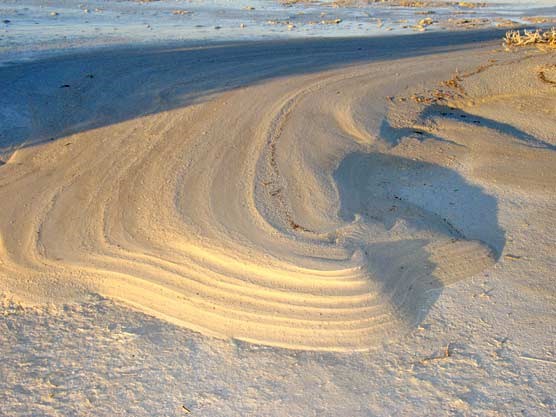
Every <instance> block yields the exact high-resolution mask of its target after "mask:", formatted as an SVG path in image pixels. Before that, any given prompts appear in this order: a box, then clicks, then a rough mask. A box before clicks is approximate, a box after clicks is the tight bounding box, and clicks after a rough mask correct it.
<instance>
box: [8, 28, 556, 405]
mask: <svg viewBox="0 0 556 417" xmlns="http://www.w3.org/2000/svg"><path fill="white" fill-rule="evenodd" d="M446 36H451V35H446ZM453 36H454V37H453V38H451V39H453V40H456V39H457V38H456V37H455V35H453ZM466 36H474V35H466ZM475 36H476V35H475ZM425 39H428V40H429V42H430V44H429V45H427V44H426V43H424V42H425ZM420 41H421V43H420V46H419V47H420V48H423V50H421V51H420V52H419V53H418V54H417V55H418V56H415V57H411V56H410V57H407V56H406V57H404V56H403V55H402V51H403V50H404V44H403V42H402V41H400V43H399V45H398V48H399V49H398V50H396V44H391V45H388V46H380V45H379V44H378V43H372V42H371V43H368V42H369V41H366V40H360V41H357V42H358V43H354V42H351V41H322V43H317V44H315V43H313V44H304V43H301V42H300V43H297V44H285V45H286V46H284V44H275V45H271V46H273V48H270V47H266V48H265V46H264V45H260V47H257V48H254V49H249V48H245V49H241V48H240V47H238V48H235V47H233V46H231V45H230V46H226V47H221V48H216V49H215V50H212V51H211V50H203V49H201V50H194V51H188V50H166V51H159V50H149V51H146V52H139V51H130V52H123V53H121V54H119V55H118V56H114V57H111V56H110V55H101V56H99V57H96V56H94V55H85V56H83V57H81V58H79V60H77V61H76V60H75V59H63V58H60V59H55V60H50V61H45V62H44V63H37V64H27V65H28V66H26V65H22V66H20V67H9V68H7V69H4V70H3V71H4V73H5V74H6V79H7V80H8V83H11V84H10V85H12V86H14V87H12V88H15V89H16V90H17V91H21V89H25V88H26V89H29V88H31V86H33V85H36V86H37V88H38V91H37V94H36V95H35V96H34V97H33V98H31V100H30V102H29V101H21V100H20V101H18V100H15V101H14V102H15V104H13V106H14V107H15V108H16V110H14V112H15V113H18V114H20V115H21V114H25V115H27V117H28V118H29V120H31V121H32V122H33V125H32V126H33V127H32V129H31V130H27V131H25V129H24V128H23V127H22V129H23V130H21V131H17V130H13V131H12V132H13V136H12V142H13V143H12V145H13V146H12V149H15V148H17V147H18V146H17V142H18V141H17V135H18V134H19V135H20V136H21V137H28V138H30V139H31V140H35V141H36V140H40V139H41V138H42V139H47V138H48V137H49V136H50V135H52V136H53V139H54V140H52V141H48V143H43V144H40V145H34V146H28V147H22V148H19V149H17V150H16V151H15V153H13V154H12V155H11V157H10V158H9V160H7V163H6V164H5V165H3V166H1V167H0V210H1V212H2V213H3V216H2V217H1V218H0V289H1V290H2V291H3V292H4V293H5V294H6V296H7V297H8V298H9V299H12V300H14V301H15V302H22V303H24V304H26V305H29V304H37V303H39V304H44V303H45V302H53V303H55V304H57V305H60V303H70V302H71V303H72V304H71V305H70V306H69V307H68V308H67V309H66V310H60V308H61V307H51V308H50V309H44V308H43V307H27V308H26V309H23V310H21V311H20V310H18V309H14V307H13V306H12V307H10V303H9V302H7V301H6V303H5V306H4V312H5V319H4V320H2V321H1V323H2V326H3V327H4V331H3V334H6V335H7V337H6V338H5V339H4V340H3V341H2V345H1V346H0V349H1V351H2V352H5V354H6V356H7V357H8V358H9V361H8V362H7V363H8V366H7V367H6V366H3V367H2V368H0V370H1V371H2V373H3V374H6V375H7V377H6V378H3V380H4V381H5V382H3V383H4V384H5V386H3V387H2V390H3V391H4V392H6V394H5V395H6V398H5V401H4V403H5V404H8V407H9V408H8V410H9V413H10V414H18V415H19V414H23V413H25V412H26V411H29V412H31V411H32V410H35V412H39V413H40V414H48V415H55V414H53V413H55V412H61V413H63V414H67V413H70V412H72V410H73V412H76V410H79V411H78V413H79V414H83V415H86V413H90V414H92V415H99V413H100V414H102V415H109V414H111V413H114V414H116V413H123V412H124V410H125V411H127V412H130V413H133V414H134V415H143V414H144V415H152V414H153V413H154V414H158V413H159V410H165V412H166V413H169V415H173V414H172V413H174V412H175V414H178V415H179V413H180V410H179V407H180V406H181V403H182V401H183V403H184V404H186V406H187V407H189V408H191V409H192V410H194V413H195V414H194V415H210V416H217V415H300V416H301V415H303V416H305V415H317V414H318V415H337V414H338V413H340V412H341V411H343V412H347V415H350V416H351V415H352V416H356V415H390V414H392V413H393V412H396V411H397V412H401V413H402V415H414V413H416V412H417V410H421V411H422V410H423V407H424V409H427V410H431V411H430V413H431V414H433V415H441V414H447V415H448V414H450V413H460V414H461V415H477V414H482V415H514V414H515V413H518V412H519V411H520V410H527V412H529V413H530V414H531V415H548V414H550V412H551V410H552V411H554V406H555V404H554V392H553V390H552V389H551V388H550V386H551V382H550V375H551V374H552V372H553V370H554V366H555V365H554V361H555V359H554V345H553V343H554V339H553V334H554V333H553V330H554V325H555V324H556V320H555V315H554V313H555V311H554V306H555V304H554V301H555V300H554V298H555V297H554V296H555V291H554V283H553V282H552V281H553V280H552V277H553V272H552V271H553V267H554V261H555V257H556V254H555V251H554V243H555V242H554V237H553V234H552V233H551V230H553V228H554V216H553V214H554V212H555V209H556V199H555V196H556V186H555V184H556V182H555V181H556V170H554V166H555V163H556V154H555V153H554V149H555V146H556V140H555V137H556V135H555V133H556V111H555V108H556V105H555V104H556V94H555V89H554V86H553V85H552V84H551V83H550V82H546V80H545V81H543V80H541V78H540V77H539V75H538V74H539V71H541V70H544V71H545V74H546V77H545V78H547V79H548V80H552V79H555V80H556V77H553V75H554V70H553V67H552V65H553V64H554V55H553V53H540V52H536V51H533V52H528V51H520V52H517V53H515V54H507V53H504V52H494V51H493V47H494V46H495V45H494V44H487V45H486V46H481V45H479V44H476V45H475V46H473V47H469V46H467V47H464V50H458V48H457V46H450V47H447V46H446V45H445V44H442V42H441V41H439V40H437V41H436V45H435V44H434V43H435V41H433V40H432V38H421V40H420ZM460 41H462V39H460ZM284 48H292V49H286V50H284ZM304 48H305V49H304ZM440 48H442V49H448V50H450V49H452V50H453V51H451V52H446V53H440ZM239 51H243V52H242V54H241V55H239V56H238V52H239ZM386 54H389V55H391V57H388V55H386ZM387 57H388V58H387ZM112 58H115V59H113V60H112ZM386 58H387V59H386ZM214 61H216V64H215V63H214ZM81 62H83V63H85V65H83V64H81ZM99 63H101V64H103V63H107V64H105V65H102V66H99ZM323 63H327V64H326V65H323ZM84 68H86V70H84ZM62 69H63V70H62ZM456 69H459V71H460V72H459V74H460V75H459V77H458V78H457V79H456V81H457V83H456V84H453V83H452V88H450V87H447V86H442V87H441V89H442V91H443V92H444V93H446V92H449V93H450V94H452V95H454V98H453V99H449V100H442V101H435V102H432V101H431V100H427V97H434V94H432V95H431V92H434V90H435V89H437V88H439V83H440V82H441V81H443V80H448V79H450V78H452V77H453V75H454V73H455V71H456ZM246 72H247V75H246ZM86 74H93V78H90V77H87V75H86ZM10 77H12V78H10ZM45 80H46V82H44V81H45ZM226 83H230V85H226ZM66 84H67V85H69V87H63V88H60V86H61V85H66ZM412 97H414V98H412ZM415 97H425V99H418V100H416V99H415ZM418 101H421V103H419V102H418ZM21 103H24V104H21ZM26 104H27V105H28V107H27V113H25V112H22V111H21V109H20V108H17V106H19V105H22V106H24V105H26ZM46 106H48V107H46ZM66 112H67V113H66ZM5 113H6V114H9V112H5ZM68 117H69V119H68ZM8 119H9V120H14V118H13V117H12V118H9V117H8ZM22 125H25V123H22ZM69 132H74V133H72V134H69ZM8 138H9V136H8ZM462 280H464V281H462ZM454 283H457V284H454ZM449 284H453V285H452V286H451V287H449V288H447V287H446V285H449ZM95 293H96V294H100V295H102V296H105V297H108V298H109V299H112V300H118V301H120V302H123V304H124V305H127V306H130V307H132V308H133V309H135V310H139V311H142V312H145V313H148V314H152V315H154V316H156V317H158V318H159V319H162V320H163V321H167V322H171V323H174V324H179V325H180V326H183V327H185V328H189V329H193V330H196V331H200V332H201V333H202V334H204V335H207V336H209V337H204V336H199V335H197V334H194V333H192V332H190V331H188V330H186V329H179V328H174V327H171V326H170V325H168V324H163V323H162V322H160V321H158V320H156V319H154V318H147V317H146V316H142V315H140V314H139V313H132V312H130V311H128V310H125V309H124V308H123V307H121V306H119V305H118V306H116V305H114V304H112V302H109V301H106V300H102V299H99V298H97V297H96V296H92V295H91V294H95ZM100 312H102V313H100ZM98 315H100V316H98ZM97 316H98V317H97ZM95 317H96V318H95ZM25 323H30V324H29V326H30V327H28V328H27V324H25ZM41 323H46V326H47V328H45V327H44V326H45V325H44V324H41ZM74 328H75V330H71V331H70V329H74ZM79 329H81V330H79ZM25 335H27V336H25ZM212 336H217V337H219V338H224V339H228V340H233V341H234V342H232V343H231V344H230V342H226V341H217V340H216V339H213V338H212ZM22 337H29V338H31V339H30V340H31V341H28V342H26V343H23V344H22V342H21V341H18V340H20V339H21V338H22ZM239 341H248V342H255V343H257V344H262V345H267V346H268V345H271V346H278V347H285V348H289V349H296V350H294V351H288V350H282V349H269V348H257V347H256V346H251V345H245V344H243V343H241V342H239ZM42 343H45V346H43V347H39V346H42ZM91 344H92V345H91ZM448 344H449V347H448V349H447V351H446V349H445V347H446V345H448ZM157 345H159V346H164V348H163V349H162V351H161V352H159V353H157V348H156V347H155V346H157ZM91 346H93V348H92V352H99V354H98V356H96V355H93V357H91V356H90V355H89V354H87V353H86V352H89V351H90V349H91ZM45 347H46V349H56V352H57V353H56V354H55V355H54V357H52V356H49V357H48V358H46V359H44V360H46V363H47V364H46V365H45V364H44V361H43V362H41V361H42V360H43V359H41V355H38V354H37V349H38V350H39V351H40V350H44V349H45ZM300 349H301V350H311V351H314V350H324V351H350V352H353V351H368V352H367V353H359V354H354V353H352V354H344V355H342V354H331V353H301V352H298V350H300ZM100 352H104V353H100ZM132 352H134V353H132ZM199 352H201V353H200V354H201V356H202V357H201V358H198V357H196V356H197V355H199ZM104 354H106V355H107V356H104ZM130 355H136V356H135V357H140V358H141V359H142V360H143V359H144V362H142V364H143V365H142V366H145V367H147V368H142V367H137V365H136V364H135V365H132V363H133V361H134V360H133V359H132V358H133V356H131V357H130ZM532 358H533V359H532ZM535 358H536V359H540V360H535ZM91 361H92V362H91ZM115 362H117V363H118V365H115ZM28 363H29V364H31V367H30V368H29V370H26V369H27V368H26V367H25V366H26V365H22V366H23V368H24V372H23V374H19V373H17V372H16V369H17V368H16V364H28ZM41 364H42V365H41ZM173 364H176V366H178V368H177V369H179V370H180V371H179V372H178V371H177V370H176V368H173V366H174V365H173ZM177 364H179V365H177ZM58 368H59V369H60V371H59V372H60V373H59V374H58V373H57V372H58V371H53V369H58ZM41 369H42V371H41ZM71 369H74V370H77V372H78V373H79V374H80V377H79V378H78V379H77V380H76V382H75V383H73V382H71V380H72V379H70V380H68V375H69V374H68V372H70V373H71ZM146 369H150V371H148V370H146ZM50 371H53V372H54V374H52V373H49V372H50ZM145 372H146V373H145ZM151 372H152V374H153V375H155V377H154V379H155V381H157V382H156V383H155V384H154V385H156V387H155V388H153V383H152V380H151V379H150V378H149V377H146V375H150V374H151ZM126 375H127V376H126ZM130 375H131V376H132V377H131V376H130ZM520 376H522V377H523V378H525V380H523V379H521V378H520ZM30 378H34V379H32V380H31V379H30ZM91 378H92V379H91ZM96 378H100V381H101V382H99V384H100V385H98V388H93V387H94V386H95V385H94V384H95V383H94V382H93V380H95V379H96ZM182 378H183V379H182ZM113 379H114V382H111V380H113ZM252 379H253V381H254V382H252V383H249V382H247V381H248V380H252ZM215 380H217V381H218V382H215ZM23 381H24V382H23ZM77 381H78V382H77ZM102 381H104V382H102ZM180 381H183V384H185V385H184V387H179V388H178V387H176V385H180ZM20 384H23V385H22V386H25V385H27V384H30V386H28V387H26V388H24V389H23V390H22V391H21V390H19V389H18V388H17V387H18V386H19V385H20ZM68 384H69V385H68ZM72 384H73V385H72ZM83 384H85V385H83ZM60 386H63V387H65V388H64V390H65V391H64V394H63V395H62V397H61V398H60V399H57V395H58V394H57V393H59V391H57V390H58V389H59V387H60ZM72 387H73V388H76V387H78V391H79V393H76V392H73V391H72ZM117 387H122V389H123V387H127V388H126V389H124V390H123V391H122V394H121V396H120V395H119V394H117V392H118V391H117V390H118V389H119V388H117ZM170 387H172V388H170ZM91 390H93V391H91ZM114 390H116V391H114ZM313 390H314V391H313ZM20 391H21V392H20ZM26 396H32V397H33V398H35V403H34V404H28V405H24V404H23V400H22V398H25V397H26ZM117 398H120V400H117ZM121 398H125V400H121ZM135 398H137V399H138V400H139V401H140V402H143V405H142V406H140V407H138V408H132V407H130V405H129V402H131V401H133V399H135ZM316 398H318V404H315V399H316ZM76 400H78V401H77V403H79V401H84V403H81V404H77V403H76ZM37 401H38V402H39V403H40V407H39V406H37V405H36V404H37ZM273 401H277V403H274V402H273ZM272 404H274V405H272ZM37 407H38V408H37ZM39 410H40V411H39ZM56 410H58V411H56ZM182 412H183V410H182ZM547 413H548V414H547Z"/></svg>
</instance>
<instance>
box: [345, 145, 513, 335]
mask: <svg viewBox="0 0 556 417" xmlns="http://www.w3.org/2000/svg"><path fill="white" fill-rule="evenodd" d="M334 179H335V181H336V184H337V186H338V191H339V196H340V212H339V215H340V217H341V218H342V219H343V220H345V221H347V222H350V221H353V220H354V219H356V218H358V219H360V220H359V221H360V222H362V223H363V225H367V226H368V231H369V233H368V234H369V235H370V239H368V240H367V241H366V240H365V238H364V237H363V238H361V236H364V235H363V234H361V233H359V234H358V235H357V236H355V238H354V242H353V244H354V245H355V246H358V247H360V248H361V250H364V251H365V253H366V255H367V257H368V259H369V272H370V274H371V275H372V276H373V277H375V279H377V280H378V284H379V285H380V287H381V288H382V291H381V292H382V293H383V295H384V296H385V297H387V298H389V299H390V300H391V302H392V303H393V304H394V305H395V306H396V307H397V308H398V310H399V311H401V312H402V313H403V317H405V318H406V319H407V320H408V322H410V324H411V325H414V324H416V323H418V322H420V321H421V320H422V319H423V318H424V317H425V316H426V314H427V312H428V311H429V309H430V308H431V306H432V305H433V304H434V302H435V301H436V299H437V297H438V296H439V295H440V293H441V291H442V287H443V285H444V284H443V282H442V279H441V278H440V277H438V276H436V275H435V269H436V267H437V265H436V264H435V262H434V261H433V260H432V259H431V255H430V252H429V251H427V249H426V246H427V245H428V244H430V243H433V241H434V240H435V239H439V238H435V237H434V236H443V237H442V239H445V240H446V241H450V240H452V239H455V240H464V239H469V240H478V241H481V242H483V243H484V244H486V245H487V246H488V247H490V248H491V249H492V251H493V252H494V255H495V257H496V258H499V257H500V254H501V253H502V250H503V248H504V245H505V233H504V230H503V229H502V228H501V227H500V225H499V223H498V204H497V201H496V199H495V198H494V197H491V196H489V195H488V194H486V193H484V192H483V191H482V189H481V188H479V187H477V186H474V185H471V184H469V183H468V182H467V181H465V179H464V178H463V177H461V176H460V175H459V174H458V173H457V172H455V171H452V170H450V169H447V168H444V167H441V166H438V165H435V164H430V163H426V162H421V161H414V160H411V159H406V158H403V157H399V156H393V155H387V154H381V153H370V154H369V153H363V152H355V153H352V154H349V155H347V156H346V157H345V158H344V159H343V160H342V162H341V163H340V165H339V167H338V168H337V170H336V171H335V173H334ZM377 226H378V229H377ZM381 228H384V229H386V230H388V231H390V232H391V240H392V241H390V242H389V241H388V239H385V241H384V242H376V237H374V236H372V234H373V233H376V231H377V230H379V229H381ZM379 240H380V239H379ZM454 267H456V266H454ZM465 267H466V266H464V268H465ZM455 273H456V274H459V275H461V274H463V275H465V271H463V272H462V271H460V270H459V269H458V270H456V271H455ZM432 289H437V290H438V291H431V290H432Z"/></svg>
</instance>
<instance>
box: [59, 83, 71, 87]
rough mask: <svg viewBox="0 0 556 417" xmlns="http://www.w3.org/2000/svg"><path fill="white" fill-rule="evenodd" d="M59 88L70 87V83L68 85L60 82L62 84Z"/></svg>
mask: <svg viewBox="0 0 556 417" xmlns="http://www.w3.org/2000/svg"><path fill="white" fill-rule="evenodd" d="M60 88H70V85H69V84H62V85H61V86H60Z"/></svg>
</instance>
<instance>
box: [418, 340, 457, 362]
mask: <svg viewBox="0 0 556 417" xmlns="http://www.w3.org/2000/svg"><path fill="white" fill-rule="evenodd" d="M451 347H452V343H451V342H450V343H448V344H447V345H446V347H445V348H444V349H443V350H442V353H441V354H440V355H433V356H429V357H427V358H424V359H421V360H420V361H419V362H420V363H421V364H425V363H427V362H432V361H438V360H443V359H447V358H449V357H451V356H452V353H453V352H452V349H451Z"/></svg>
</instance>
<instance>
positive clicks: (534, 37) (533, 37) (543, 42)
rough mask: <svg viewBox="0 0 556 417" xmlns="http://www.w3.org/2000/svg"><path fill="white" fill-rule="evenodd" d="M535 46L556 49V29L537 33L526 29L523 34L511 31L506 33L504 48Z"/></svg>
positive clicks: (539, 30)
mask: <svg viewBox="0 0 556 417" xmlns="http://www.w3.org/2000/svg"><path fill="white" fill-rule="evenodd" d="M527 45H535V46H537V47H541V48H556V28H552V29H547V30H541V29H537V30H535V31H529V30H527V29H525V30H524V31H523V33H522V32H521V31H520V30H510V31H509V32H506V37H505V38H504V46H505V47H506V49H510V48H512V47H515V46H527Z"/></svg>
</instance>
